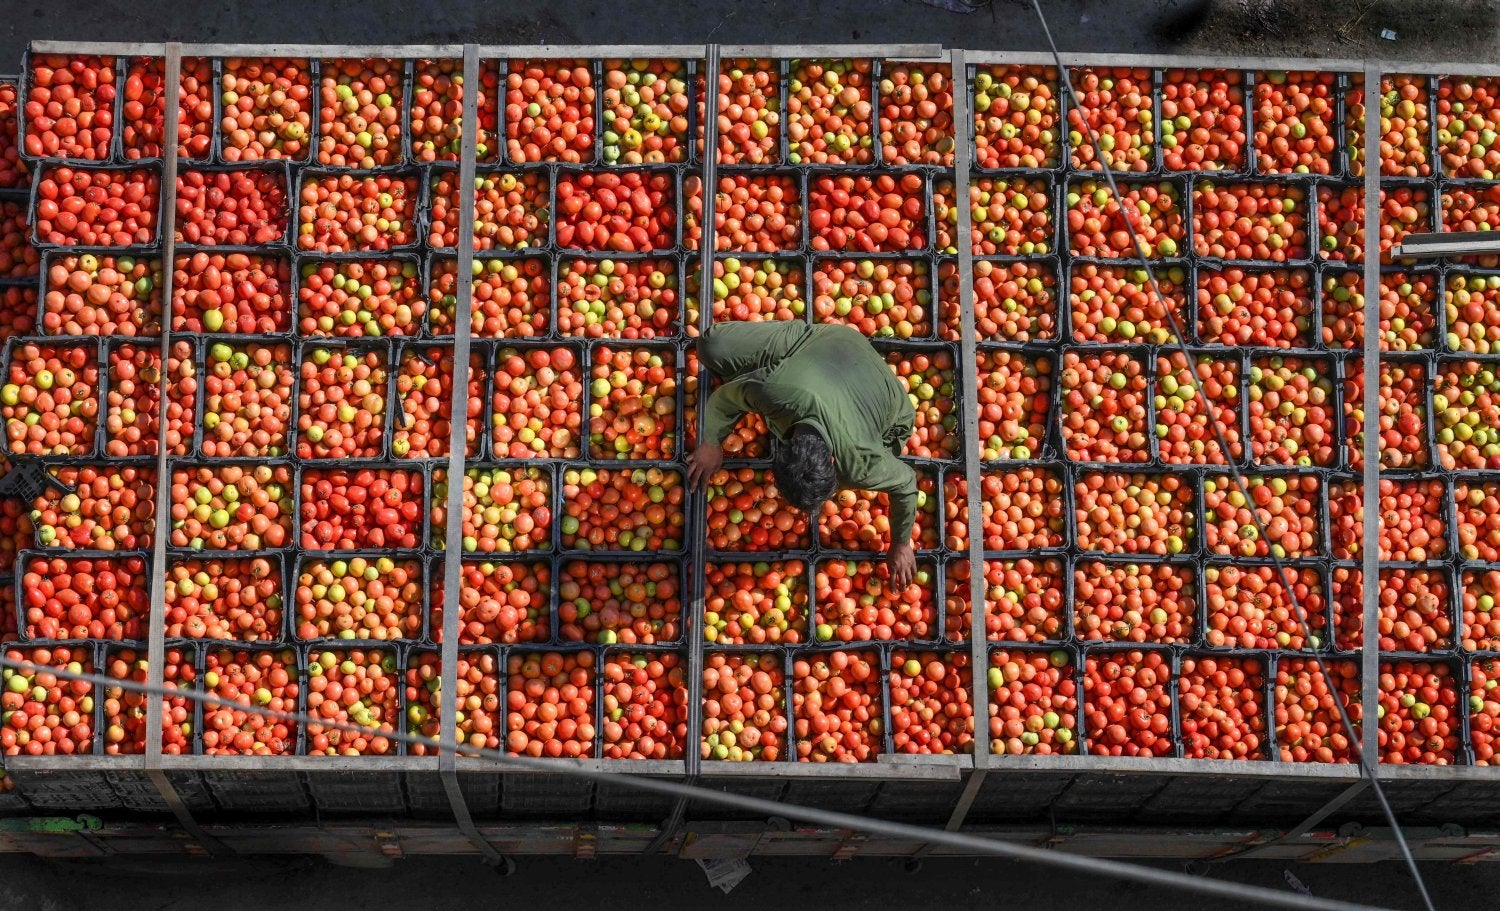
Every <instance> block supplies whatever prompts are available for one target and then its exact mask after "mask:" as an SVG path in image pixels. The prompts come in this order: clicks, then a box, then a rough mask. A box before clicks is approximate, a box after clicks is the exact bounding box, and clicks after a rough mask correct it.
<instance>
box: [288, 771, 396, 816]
mask: <svg viewBox="0 0 1500 911" xmlns="http://www.w3.org/2000/svg"><path fill="white" fill-rule="evenodd" d="M306 780H307V790H308V793H310V794H311V795H312V799H313V803H314V804H315V805H316V806H317V809H318V812H319V813H320V814H338V815H345V814H347V815H370V816H375V815H390V814H397V815H399V814H401V813H402V812H404V811H405V809H406V797H405V795H404V794H403V792H402V788H401V775H400V773H398V772H370V771H337V772H335V771H332V770H330V771H327V772H308V773H307V775H306Z"/></svg>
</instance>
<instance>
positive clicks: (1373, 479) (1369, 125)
mask: <svg viewBox="0 0 1500 911" xmlns="http://www.w3.org/2000/svg"><path fill="white" fill-rule="evenodd" d="M1364 72H1365V93H1364V95H1365V97H1364V101H1365V137H1364V145H1365V219H1364V221H1365V245H1364V246H1365V269H1364V286H1365V315H1364V319H1365V336H1364V409H1365V423H1364V431H1365V446H1364V460H1365V465H1364V478H1363V484H1364V497H1363V509H1364V525H1363V529H1362V532H1361V535H1360V545H1359V546H1360V558H1361V563H1362V564H1363V568H1362V570H1361V573H1360V576H1361V578H1362V579H1363V580H1364V588H1363V600H1362V606H1363V613H1364V627H1363V628H1364V639H1363V642H1364V648H1363V649H1362V651H1361V654H1360V657H1361V659H1362V660H1361V664H1362V668H1361V676H1362V677H1363V681H1362V683H1361V696H1360V699H1361V700H1362V702H1363V705H1362V706H1361V707H1360V713H1361V719H1362V720H1361V722H1360V723H1361V733H1362V736H1361V738H1360V740H1361V747H1362V750H1363V752H1364V754H1365V765H1366V767H1367V768H1368V769H1369V771H1370V775H1371V776H1372V777H1373V776H1375V775H1377V774H1378V771H1377V769H1376V767H1377V766H1378V765H1379V763H1380V755H1379V754H1378V753H1377V752H1376V748H1377V743H1376V731H1377V729H1378V726H1377V724H1376V721H1377V718H1376V715H1377V712H1376V711H1375V706H1376V705H1377V704H1378V701H1377V700H1378V693H1377V687H1376V683H1377V678H1378V677H1379V675H1380V637H1379V630H1378V625H1379V623H1380V604H1379V592H1380V452H1379V450H1378V449H1377V447H1376V445H1375V443H1376V440H1377V438H1378V437H1379V433H1380V338H1379V332H1378V330H1377V325H1378V324H1379V322H1380V70H1379V69H1377V68H1376V67H1374V66H1372V65H1366V66H1365V71H1364Z"/></svg>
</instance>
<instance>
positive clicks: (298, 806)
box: [203, 760, 312, 816]
mask: <svg viewBox="0 0 1500 911" xmlns="http://www.w3.org/2000/svg"><path fill="white" fill-rule="evenodd" d="M266 766H267V769H268V770H267V771H263V772H240V771H228V770H225V771H212V770H206V771H204V773H203V783H204V785H205V786H207V788H208V790H209V792H210V793H211V794H213V797H214V801H215V802H216V803H217V804H218V805H219V808H220V809H221V810H223V811H225V812H226V813H235V814H256V815H265V816H273V815H278V814H287V813H301V812H305V811H307V810H309V809H311V808H312V803H311V801H310V800H309V799H308V796H307V790H306V788H305V787H304V786H303V784H302V780H301V779H300V778H299V777H298V776H297V774H296V773H295V772H275V771H269V770H270V769H274V760H273V761H271V762H267V763H266Z"/></svg>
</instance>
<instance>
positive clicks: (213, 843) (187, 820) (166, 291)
mask: <svg viewBox="0 0 1500 911" xmlns="http://www.w3.org/2000/svg"><path fill="white" fill-rule="evenodd" d="M165 51H166V54H165V59H164V62H163V71H164V72H163V74H162V90H161V92H162V137H161V160H162V177H161V190H160V192H159V195H160V197H161V218H160V220H159V221H158V222H157V225H156V231H157V236H158V237H160V238H161V275H162V284H161V316H160V322H161V326H160V329H161V345H160V348H159V351H158V357H159V358H160V361H159V364H158V367H159V369H160V371H161V377H160V379H159V380H158V382H157V389H156V514H155V517H154V519H153V522H154V525H153V527H152V535H153V538H152V542H151V543H152V548H151V582H150V587H149V589H148V590H149V591H150V593H151V610H150V613H149V621H148V623H149V628H148V629H147V631H146V637H147V638H146V679H147V680H148V681H149V682H150V683H152V684H154V685H157V686H160V685H162V683H163V680H164V679H165V676H166V663H167V648H166V632H167V539H168V536H169V534H168V533H169V532H170V531H171V522H170V518H171V514H172V494H171V491H172V483H171V480H172V475H171V470H172V469H171V459H170V451H169V448H168V446H167V403H168V399H169V398H170V397H171V394H172V392H171V390H172V385H173V384H172V371H171V370H170V369H169V367H168V365H169V364H170V362H171V357H172V294H173V279H174V278H175V274H176V270H175V269H174V268H173V262H174V260H175V259H176V256H177V238H176V236H175V235H176V230H177V129H178V127H179V126H180V125H181V123H182V104H181V102H180V100H179V99H178V97H177V92H178V87H179V86H180V85H181V83H182V45H181V44H178V43H176V42H169V43H168V44H167V45H166V47H165ZM199 381H200V382H201V378H200V380H199ZM161 703H162V700H161V699H160V698H158V697H156V696H148V697H147V698H146V731H145V738H146V744H145V772H146V777H147V778H149V779H150V780H151V783H152V784H153V785H155V786H156V790H157V792H158V793H159V794H161V798H162V800H163V801H164V802H165V803H166V805H167V809H169V810H171V811H172V815H173V816H174V817H176V819H177V822H178V824H179V825H181V826H182V828H183V829H184V830H186V831H187V832H188V833H189V834H191V835H192V836H193V837H194V838H195V839H197V840H198V842H199V843H200V844H202V845H203V847H204V848H206V849H207V850H208V851H209V852H211V853H213V854H222V853H224V846H223V845H222V844H220V843H219V842H218V841H217V840H216V839H213V838H210V837H209V836H208V835H207V834H206V833H205V832H204V831H203V829H202V828H201V827H199V825H198V823H197V821H196V820H194V819H193V814H192V812H191V811H190V810H188V808H187V804H185V803H183V802H182V797H181V795H179V794H178V793H177V789H176V788H174V787H172V782H171V781H170V780H169V779H168V778H167V773H166V772H164V771H163V770H162V765H161V758H162V751H161V747H162V743H161V741H162V737H161V725H162V704H161Z"/></svg>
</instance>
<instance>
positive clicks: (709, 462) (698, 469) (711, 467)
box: [688, 443, 724, 490]
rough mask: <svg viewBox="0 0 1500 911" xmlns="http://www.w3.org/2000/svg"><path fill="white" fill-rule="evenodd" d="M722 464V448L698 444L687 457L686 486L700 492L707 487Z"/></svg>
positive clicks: (717, 445)
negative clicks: (688, 485) (709, 480)
mask: <svg viewBox="0 0 1500 911" xmlns="http://www.w3.org/2000/svg"><path fill="white" fill-rule="evenodd" d="M723 464H724V447H723V446H720V445H719V444H718V443H700V444H699V445H698V448H697V449H695V450H693V454H692V455H690V456H688V484H690V485H691V486H692V487H693V488H694V489H697V490H702V489H703V488H705V487H707V486H708V479H709V478H711V477H713V475H714V472H716V471H718V470H719V466H720V465H723Z"/></svg>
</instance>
